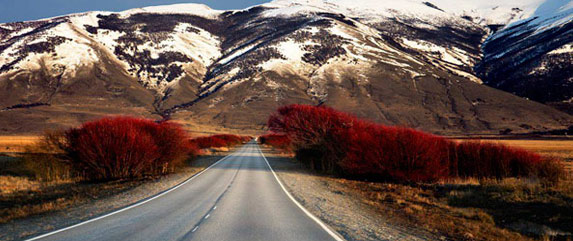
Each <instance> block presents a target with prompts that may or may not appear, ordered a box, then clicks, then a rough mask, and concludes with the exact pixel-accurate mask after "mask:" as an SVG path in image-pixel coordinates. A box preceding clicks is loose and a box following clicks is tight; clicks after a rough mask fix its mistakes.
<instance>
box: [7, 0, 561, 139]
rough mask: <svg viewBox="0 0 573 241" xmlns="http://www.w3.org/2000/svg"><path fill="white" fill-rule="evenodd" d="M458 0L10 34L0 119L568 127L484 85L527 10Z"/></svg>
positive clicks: (278, 5) (160, 13)
mask: <svg viewBox="0 0 573 241" xmlns="http://www.w3.org/2000/svg"><path fill="white" fill-rule="evenodd" d="M448 1H449V0H441V1H440V2H439V3H435V4H434V3H430V2H415V1H401V2H400V4H396V3H393V2H392V3H393V4H389V3H390V2H386V4H387V5H380V4H381V2H380V1H373V0H364V1H362V2H361V4H354V5H353V4H351V3H352V2H350V1H346V0H341V1H328V0H325V1H302V0H296V1H284V0H279V1H274V2H271V3H268V4H263V5H260V6H255V7H252V8H249V9H245V10H237V11H225V12H223V11H217V10H211V9H209V8H208V7H206V6H204V5H196V4H185V5H174V6H160V7H149V8H143V9H133V10H128V11H124V12H120V13H111V12H88V13H80V14H74V15H69V16H63V17H58V18H53V19H45V20H39V21H31V22H23V23H9V24H2V25H0V98H2V99H3V101H2V103H1V105H2V106H0V108H3V109H4V110H3V111H2V112H0V121H3V122H4V123H7V125H9V126H13V127H16V126H18V124H22V123H20V121H16V117H18V119H29V118H32V117H34V118H36V119H34V118H32V120H33V121H30V123H36V122H39V123H44V124H43V125H40V126H32V127H29V128H28V129H26V128H24V129H19V130H18V131H37V130H38V129H40V128H44V127H46V126H50V123H54V122H62V121H61V120H59V119H58V118H61V116H62V112H64V113H66V111H69V113H70V114H68V115H67V117H66V119H65V121H64V122H65V123H74V122H77V121H80V120H83V119H86V118H92V117H93V116H100V115H103V114H106V113H130V114H141V115H146V116H149V115H152V114H157V115H161V116H164V117H167V116H172V117H174V118H176V119H192V120H195V121H203V122H208V123H214V124H222V125H226V126H232V127H244V128H258V127H259V126H262V125H264V123H265V120H266V117H267V116H268V114H269V113H270V112H272V111H273V110H274V109H275V108H276V107H277V106H279V105H283V104H288V103H311V104H319V103H326V104H328V105H331V106H333V107H336V108H340V109H342V110H346V111H350V112H353V113H355V114H357V115H360V116H362V117H366V118H370V119H372V120H375V121H378V122H383V123H387V124H397V125H408V126H413V127H417V128H421V129H425V130H428V131H433V132H440V133H461V132H498V131H499V130H505V129H512V130H513V131H521V132H523V131H532V130H547V129H553V128H563V127H567V126H568V125H570V124H571V116H569V115H566V114H564V113H561V112H558V111H556V110H554V109H551V108H548V107H546V106H544V105H541V104H538V103H534V102H531V101H527V100H524V99H521V98H518V97H516V96H513V95H510V94H506V93H503V92H501V91H498V90H494V89H491V88H489V87H487V86H484V85H481V84H480V83H481V79H480V78H478V77H477V75H476V73H475V72H474V70H473V67H474V66H476V65H478V64H479V63H481V62H482V52H481V51H482V50H481V48H480V47H481V44H482V42H483V41H484V40H485V39H486V37H487V36H489V34H490V33H491V31H492V30H491V26H492V24H494V25H495V26H497V25H498V24H507V23H509V22H511V21H517V20H519V19H523V18H526V17H527V14H526V13H525V12H528V11H530V10H521V11H518V10H516V9H513V8H509V7H508V6H509V5H508V6H503V7H501V8H498V9H500V10H493V9H489V7H488V6H489V5H488V4H490V3H487V2H486V3H482V4H481V5H477V7H475V6H474V7H473V8H472V7H468V8H467V9H468V10H463V11H461V10H459V9H447V8H444V7H443V6H451V5H452V4H447V5H443V6H441V5H442V4H445V3H448ZM532 4H533V3H532ZM452 6H453V5H452ZM494 13H495V16H496V18H495V19H484V18H483V16H484V15H487V14H494ZM488 26H489V27H488ZM486 57H487V56H486ZM22 107H24V108H22ZM28 107H30V108H28ZM40 111H43V112H41V113H42V114H38V113H40ZM50 113H51V114H50ZM42 116H43V117H42ZM64 116H66V115H64ZM40 117H42V119H38V118H40ZM0 131H4V132H13V131H14V130H13V129H11V128H5V130H0Z"/></svg>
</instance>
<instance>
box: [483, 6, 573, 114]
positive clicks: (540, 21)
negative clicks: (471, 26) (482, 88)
mask: <svg viewBox="0 0 573 241" xmlns="http://www.w3.org/2000/svg"><path fill="white" fill-rule="evenodd" d="M572 45H573V1H568V0H567V1H563V0H553V1H546V2H544V3H542V4H541V5H540V6H538V7H537V8H536V10H535V12H534V13H533V14H532V15H531V17H529V18H526V19H523V20H521V21H515V22H513V23H511V24H509V25H508V26H506V27H505V28H503V29H502V30H500V31H498V32H496V33H495V34H493V35H491V36H490V37H489V38H488V39H487V40H486V41H485V43H484V44H483V50H484V58H483V60H482V62H480V63H479V64H478V65H477V68H476V71H477V73H478V76H480V77H482V78H483V80H484V81H485V82H486V83H487V84H488V85H491V86H494V87H496V88H500V89H502V90H506V91H509V92H512V93H515V94H517V95H520V96H524V97H528V98H531V99H533V100H536V101H541V102H546V103H549V102H553V104H561V106H563V107H564V109H566V110H567V108H568V110H569V112H570V113H573V108H571V107H572V106H573V105H571V102H572V101H573V48H572ZM567 103H568V104H569V105H567Z"/></svg>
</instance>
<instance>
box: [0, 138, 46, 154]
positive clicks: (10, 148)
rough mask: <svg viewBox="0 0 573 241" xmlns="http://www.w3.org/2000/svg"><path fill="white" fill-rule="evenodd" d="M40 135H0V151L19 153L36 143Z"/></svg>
mask: <svg viewBox="0 0 573 241" xmlns="http://www.w3.org/2000/svg"><path fill="white" fill-rule="evenodd" d="M39 139H40V136H0V153H2V152H3V153H21V152H24V151H25V148H26V146H29V145H32V144H34V143H36V142H37V141H38V140H39Z"/></svg>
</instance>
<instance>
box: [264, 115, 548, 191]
mask: <svg viewBox="0 0 573 241" xmlns="http://www.w3.org/2000/svg"><path fill="white" fill-rule="evenodd" d="M268 126H269V128H270V129H271V131H273V132H275V133H277V134H279V135H284V136H286V137H285V138H287V139H288V140H290V141H291V143H290V145H291V146H292V147H293V149H294V151H295V152H296V157H297V159H298V160H299V161H301V162H303V163H305V164H306V165H308V166H309V167H311V168H312V169H315V170H317V171H322V172H328V173H338V174H342V175H345V176H349V177H355V178H367V179H369V180H373V181H375V180H378V181H381V180H395V181H409V182H419V181H436V180H440V179H445V178H448V177H478V178H483V177H492V178H503V177H519V176H531V175H537V176H540V177H550V176H555V175H558V172H559V171H558V169H559V168H557V165H556V162H553V161H551V160H548V159H544V158H542V157H541V156H539V155H537V154H535V153H531V152H528V151H525V150H521V149H516V148H510V147H507V146H504V145H497V144H486V143H475V142H464V143H456V142H454V141H450V140H448V139H445V138H443V137H439V136H435V135H431V134H427V133H423V132H420V131H416V130H413V129H409V128H402V127H388V126H383V125H379V124H375V123H371V122H368V121H363V120H360V119H357V118H356V117H353V116H351V115H348V114H345V113H342V112H338V111H336V110H334V109H331V108H328V107H314V106H308V105H289V106H285V107H281V108H279V109H278V111H277V113H275V114H273V115H271V117H270V118H269V121H268Z"/></svg>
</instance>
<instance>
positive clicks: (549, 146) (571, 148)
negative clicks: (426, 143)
mask: <svg viewBox="0 0 573 241" xmlns="http://www.w3.org/2000/svg"><path fill="white" fill-rule="evenodd" d="M458 141H465V140H458ZM481 141H484V142H493V143H500V144H505V145H508V146H514V147H519V148H523V149H526V150H529V151H533V152H536V153H539V154H541V155H545V156H551V157H557V158H559V159H561V160H563V161H564V162H563V163H564V166H565V169H566V170H567V171H568V172H569V175H570V176H571V175H573V140H503V139H501V140H498V139H495V140H493V139H483V140H481Z"/></svg>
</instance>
